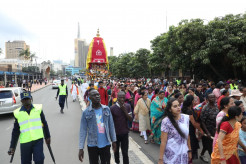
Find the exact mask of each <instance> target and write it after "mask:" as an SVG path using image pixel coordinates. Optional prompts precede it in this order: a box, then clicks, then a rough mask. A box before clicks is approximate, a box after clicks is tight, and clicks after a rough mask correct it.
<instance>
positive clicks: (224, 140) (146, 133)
mask: <svg viewBox="0 0 246 164" xmlns="http://www.w3.org/2000/svg"><path fill="white" fill-rule="evenodd" d="M80 87H81V92H82V95H83V97H84V100H85V102H86V104H87V109H88V110H89V109H90V110H92V109H94V108H93V103H94V102H93V99H94V101H95V98H93V97H92V96H91V95H92V93H94V94H98V95H99V97H100V103H101V104H102V105H103V108H104V107H105V106H106V107H109V108H110V111H111V113H112V118H113V121H114V124H115V125H114V126H115V127H114V128H115V131H116V138H114V137H113V135H114V134H113V132H112V134H109V136H110V138H111V141H112V142H113V143H114V142H115V143H117V144H116V148H115V149H116V150H115V162H116V163H119V160H118V159H119V155H118V154H119V153H118V150H119V145H120V142H122V143H121V148H123V147H124V146H122V144H123V143H126V142H127V143H128V141H125V140H124V139H125V138H127V136H128V131H127V130H126V129H124V128H122V129H124V130H123V131H124V133H123V132H122V131H121V130H119V129H121V128H120V126H125V122H124V121H123V120H125V121H126V124H127V128H129V130H132V131H137V132H138V131H139V132H140V137H142V138H143V142H144V143H145V144H148V143H149V142H151V143H155V144H160V157H159V164H162V163H192V160H194V159H198V158H200V159H201V160H203V161H204V162H209V161H210V159H207V158H206V157H205V155H204V154H205V152H206V151H208V153H209V155H210V157H211V163H232V164H236V163H240V161H241V163H246V154H245V151H246V137H245V133H246V119H245V118H244V117H243V116H244V115H246V112H245V107H246V87H243V86H242V84H241V81H240V80H232V79H229V80H227V81H219V82H217V83H215V82H213V81H206V80H201V81H199V82H194V81H191V82H190V83H188V82H187V81H181V79H177V80H175V81H168V80H166V79H164V80H161V79H158V78H156V79H145V78H143V79H137V80H136V79H124V80H118V79H112V80H96V81H90V80H83V83H82V84H81V85H80ZM95 91H97V92H95ZM122 95H123V97H124V99H123V98H122ZM122 101H124V103H122ZM123 104H125V105H123ZM106 107H105V108H106ZM117 107H118V108H119V109H122V111H123V113H124V114H123V116H124V117H123V118H121V117H122V116H120V115H119V112H118V113H117V112H115V111H116V109H115V108H117ZM98 108H100V106H98ZM119 109H118V110H119ZM86 111H87V110H86ZM95 111H96V110H95ZM90 114H91V113H90ZM83 115H85V114H83ZM99 115H100V114H99ZM87 116H88V117H87ZM100 116H101V115H100ZM83 117H85V118H84V119H85V120H86V119H90V118H89V114H86V115H85V116H82V120H83ZM97 117H98V115H97V114H96V119H97ZM100 118H101V117H100ZM119 118H121V119H120V120H121V122H119V121H118V119H119ZM82 120H81V122H82ZM97 121H99V122H100V120H97ZM83 123H84V122H83ZM100 123H101V122H100ZM81 126H83V130H84V128H85V127H84V126H85V125H82V123H81ZM109 131H110V130H109ZM86 132H87V131H83V133H86ZM81 133H82V132H81ZM126 134H127V135H126ZM107 135H108V134H107ZM107 135H106V136H107ZM107 137H108V136H107ZM107 137H106V138H107ZM122 138H123V140H122ZM199 141H201V142H202V151H201V154H198V149H200V147H199ZM95 145H96V144H94V145H93V146H95ZM83 146H84V145H83ZM83 146H82V147H81V148H83ZM104 146H105V145H104ZM106 146H107V144H106ZM114 146H115V145H114ZM88 147H90V145H88ZM238 152H239V153H238ZM122 153H123V159H124V160H123V161H124V164H127V163H129V160H127V159H128V155H127V153H126V147H124V148H123V150H122ZM80 155H81V154H80ZM94 155H95V154H94ZM89 156H90V152H89ZM126 156H127V157H126ZM93 157H94V156H93V155H92V156H91V157H90V160H91V158H93ZM127 161H128V162H127Z"/></svg>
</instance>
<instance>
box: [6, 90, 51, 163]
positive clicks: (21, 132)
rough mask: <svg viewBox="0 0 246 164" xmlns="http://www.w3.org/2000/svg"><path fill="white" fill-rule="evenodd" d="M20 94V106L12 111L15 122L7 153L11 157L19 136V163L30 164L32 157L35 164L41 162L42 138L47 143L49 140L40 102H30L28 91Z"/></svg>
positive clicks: (42, 155) (48, 143)
mask: <svg viewBox="0 0 246 164" xmlns="http://www.w3.org/2000/svg"><path fill="white" fill-rule="evenodd" d="M20 96H21V102H22V107H20V108H18V109H16V110H15V111H14V117H15V122H14V128H13V131H12V137H11V142H10V143H11V144H10V148H9V151H8V154H9V155H12V158H13V155H14V153H15V150H16V145H17V142H18V139H19V138H20V150H21V164H31V162H32V158H33V160H34V162H35V164H43V163H44V152H43V138H45V142H46V144H47V145H50V142H51V140H50V132H49V127H48V124H47V121H46V119H45V116H44V113H43V110H42V104H32V97H31V93H30V92H27V91H24V92H23V93H21V95H20ZM44 134H45V136H44ZM11 160H12V159H11Z"/></svg>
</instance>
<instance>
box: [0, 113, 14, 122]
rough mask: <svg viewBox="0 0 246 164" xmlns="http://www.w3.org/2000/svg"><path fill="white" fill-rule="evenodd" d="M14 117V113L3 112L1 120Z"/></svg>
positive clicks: (0, 116)
mask: <svg viewBox="0 0 246 164" xmlns="http://www.w3.org/2000/svg"><path fill="white" fill-rule="evenodd" d="M13 117H14V115H13V113H9V114H1V115H0V121H4V120H9V119H12V118H13Z"/></svg>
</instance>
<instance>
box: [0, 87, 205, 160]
mask: <svg viewBox="0 0 246 164" xmlns="http://www.w3.org/2000/svg"><path fill="white" fill-rule="evenodd" d="M56 92H57V90H52V88H51V86H48V87H46V88H44V89H41V90H39V91H37V92H35V93H33V94H32V95H33V99H34V104H43V110H44V114H45V116H46V119H47V121H48V125H49V128H50V132H51V146H52V149H53V152H54V155H55V158H56V163H58V164H79V163H80V162H79V160H78V157H77V155H78V142H79V126H80V118H81V113H82V111H81V108H80V105H79V102H78V101H77V102H72V98H71V96H69V98H68V106H69V109H66V108H65V111H64V112H65V113H64V114H60V108H59V105H58V101H56V100H55V96H56ZM13 122H14V118H13V116H12V114H8V115H0V124H1V126H0V131H1V133H0V138H1V142H0V145H1V146H0V161H1V162H0V163H1V164H2V163H3V164H7V163H9V160H10V156H8V155H7V151H8V148H9V142H10V137H11V132H12V128H13ZM130 136H131V138H132V139H133V140H134V141H135V142H136V143H137V144H138V145H139V146H140V147H141V148H140V150H141V151H142V152H143V153H144V154H145V155H146V156H147V157H148V158H149V159H150V160H151V161H153V162H154V163H157V161H158V159H159V145H156V144H144V142H143V139H142V138H140V137H139V134H138V133H135V132H130ZM19 148H20V146H19V144H18V147H17V151H16V155H15V158H14V162H13V163H14V164H19V163H20V151H19ZM44 150H45V151H44V153H45V157H46V159H45V163H47V164H51V163H52V160H51V157H50V155H49V152H48V150H47V148H46V145H44ZM129 153H130V152H129ZM84 160H85V161H84V162H83V163H85V164H88V163H89V161H88V153H87V149H85V159H84ZM112 163H113V161H112ZM130 163H132V162H131V161H130ZM194 163H195V164H202V163H203V162H201V161H200V160H196V161H194Z"/></svg>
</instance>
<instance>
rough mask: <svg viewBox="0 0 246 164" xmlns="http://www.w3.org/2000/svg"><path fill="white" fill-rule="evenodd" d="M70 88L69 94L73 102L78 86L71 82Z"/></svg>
mask: <svg viewBox="0 0 246 164" xmlns="http://www.w3.org/2000/svg"><path fill="white" fill-rule="evenodd" d="M70 89H71V95H72V97H73V102H75V101H76V98H77V95H78V86H77V85H76V84H75V83H72V86H71V88H70Z"/></svg>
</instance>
